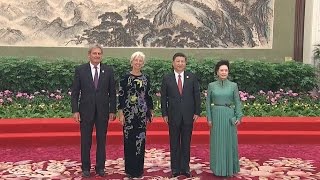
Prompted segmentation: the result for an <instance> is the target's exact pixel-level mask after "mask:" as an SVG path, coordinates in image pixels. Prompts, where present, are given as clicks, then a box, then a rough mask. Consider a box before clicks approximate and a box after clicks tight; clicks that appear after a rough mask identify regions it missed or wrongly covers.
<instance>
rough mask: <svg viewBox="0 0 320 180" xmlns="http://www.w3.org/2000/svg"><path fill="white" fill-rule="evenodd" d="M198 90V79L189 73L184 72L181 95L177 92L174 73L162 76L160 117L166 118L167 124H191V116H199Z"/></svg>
mask: <svg viewBox="0 0 320 180" xmlns="http://www.w3.org/2000/svg"><path fill="white" fill-rule="evenodd" d="M200 101H201V100H200V89H199V82H198V79H197V78H196V76H195V75H194V74H192V73H191V72H188V71H185V72H184V84H183V90H182V95H180V93H179V90H178V85H177V81H176V78H175V75H174V73H170V74H168V75H166V76H164V78H163V80H162V85H161V111H162V116H168V118H169V123H170V121H174V122H176V123H180V121H181V119H183V121H184V123H187V124H188V123H189V124H190V123H193V115H194V114H196V115H200Z"/></svg>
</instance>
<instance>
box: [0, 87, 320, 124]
mask: <svg viewBox="0 0 320 180" xmlns="http://www.w3.org/2000/svg"><path fill="white" fill-rule="evenodd" d="M206 95H207V92H206V91H203V92H202V104H201V108H202V113H201V115H202V116H206V108H205V107H206V104H205V103H206V101H205V98H206ZM239 96H240V99H241V101H242V105H243V112H244V114H245V116H320V91H319V90H313V91H310V92H308V93H296V92H293V91H292V90H288V91H285V90H283V89H280V90H278V91H275V92H273V91H267V92H265V91H262V90H260V91H259V92H257V93H254V94H249V93H247V92H244V91H239ZM160 97H161V94H160V93H159V92H158V93H155V94H154V96H153V101H154V113H155V116H161V103H160ZM70 101H71V92H70V91H65V92H64V91H62V90H59V89H58V90H56V91H53V92H49V91H47V90H41V91H37V92H34V93H23V92H11V91H9V90H5V91H0V118H42V117H47V118H50V117H57V118H64V117H71V116H72V114H71V105H70Z"/></svg>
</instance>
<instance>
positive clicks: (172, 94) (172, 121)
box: [161, 53, 200, 177]
mask: <svg viewBox="0 0 320 180" xmlns="http://www.w3.org/2000/svg"><path fill="white" fill-rule="evenodd" d="M186 64H187V58H186V56H185V55H184V54H182V53H176V54H175V55H174V56H173V62H172V66H173V68H174V72H173V73H170V74H168V75H166V76H164V78H163V80H162V85H161V111H162V117H163V119H164V121H165V122H167V123H168V124H169V136H170V158H171V171H172V177H176V176H179V175H184V176H186V177H191V173H190V167H189V162H190V142H191V135H192V129H193V122H194V121H195V120H196V119H197V118H198V117H199V115H200V89H199V82H198V79H197V78H196V76H195V75H194V74H192V73H191V72H188V71H185V69H186Z"/></svg>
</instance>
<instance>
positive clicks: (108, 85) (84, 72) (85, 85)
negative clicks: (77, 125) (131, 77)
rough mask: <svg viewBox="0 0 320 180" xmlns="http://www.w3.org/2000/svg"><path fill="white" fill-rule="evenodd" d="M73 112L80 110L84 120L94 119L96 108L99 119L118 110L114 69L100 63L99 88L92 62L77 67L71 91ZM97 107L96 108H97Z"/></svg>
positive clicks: (105, 117)
mask: <svg viewBox="0 0 320 180" xmlns="http://www.w3.org/2000/svg"><path fill="white" fill-rule="evenodd" d="M71 93H72V94H71V106H72V112H73V113H75V112H80V118H81V120H83V121H92V120H93V118H94V113H95V110H97V115H98V117H97V118H98V119H106V120H107V118H108V116H109V113H115V112H116V90H115V80H114V74H113V70H112V69H111V68H110V67H108V66H106V65H105V64H102V63H100V75H99V81H98V88H97V89H95V87H94V83H93V79H92V73H91V67H90V64H89V63H87V64H82V65H80V66H78V67H77V68H76V69H75V76H74V80H73V84H72V91H71ZM95 108H96V109H95Z"/></svg>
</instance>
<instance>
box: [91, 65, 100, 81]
mask: <svg viewBox="0 0 320 180" xmlns="http://www.w3.org/2000/svg"><path fill="white" fill-rule="evenodd" d="M90 67H91V74H92V80H94V74H95V72H96V69H95V68H94V65H93V64H91V63H90ZM97 71H98V78H99V76H100V63H99V64H98V65H97Z"/></svg>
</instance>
